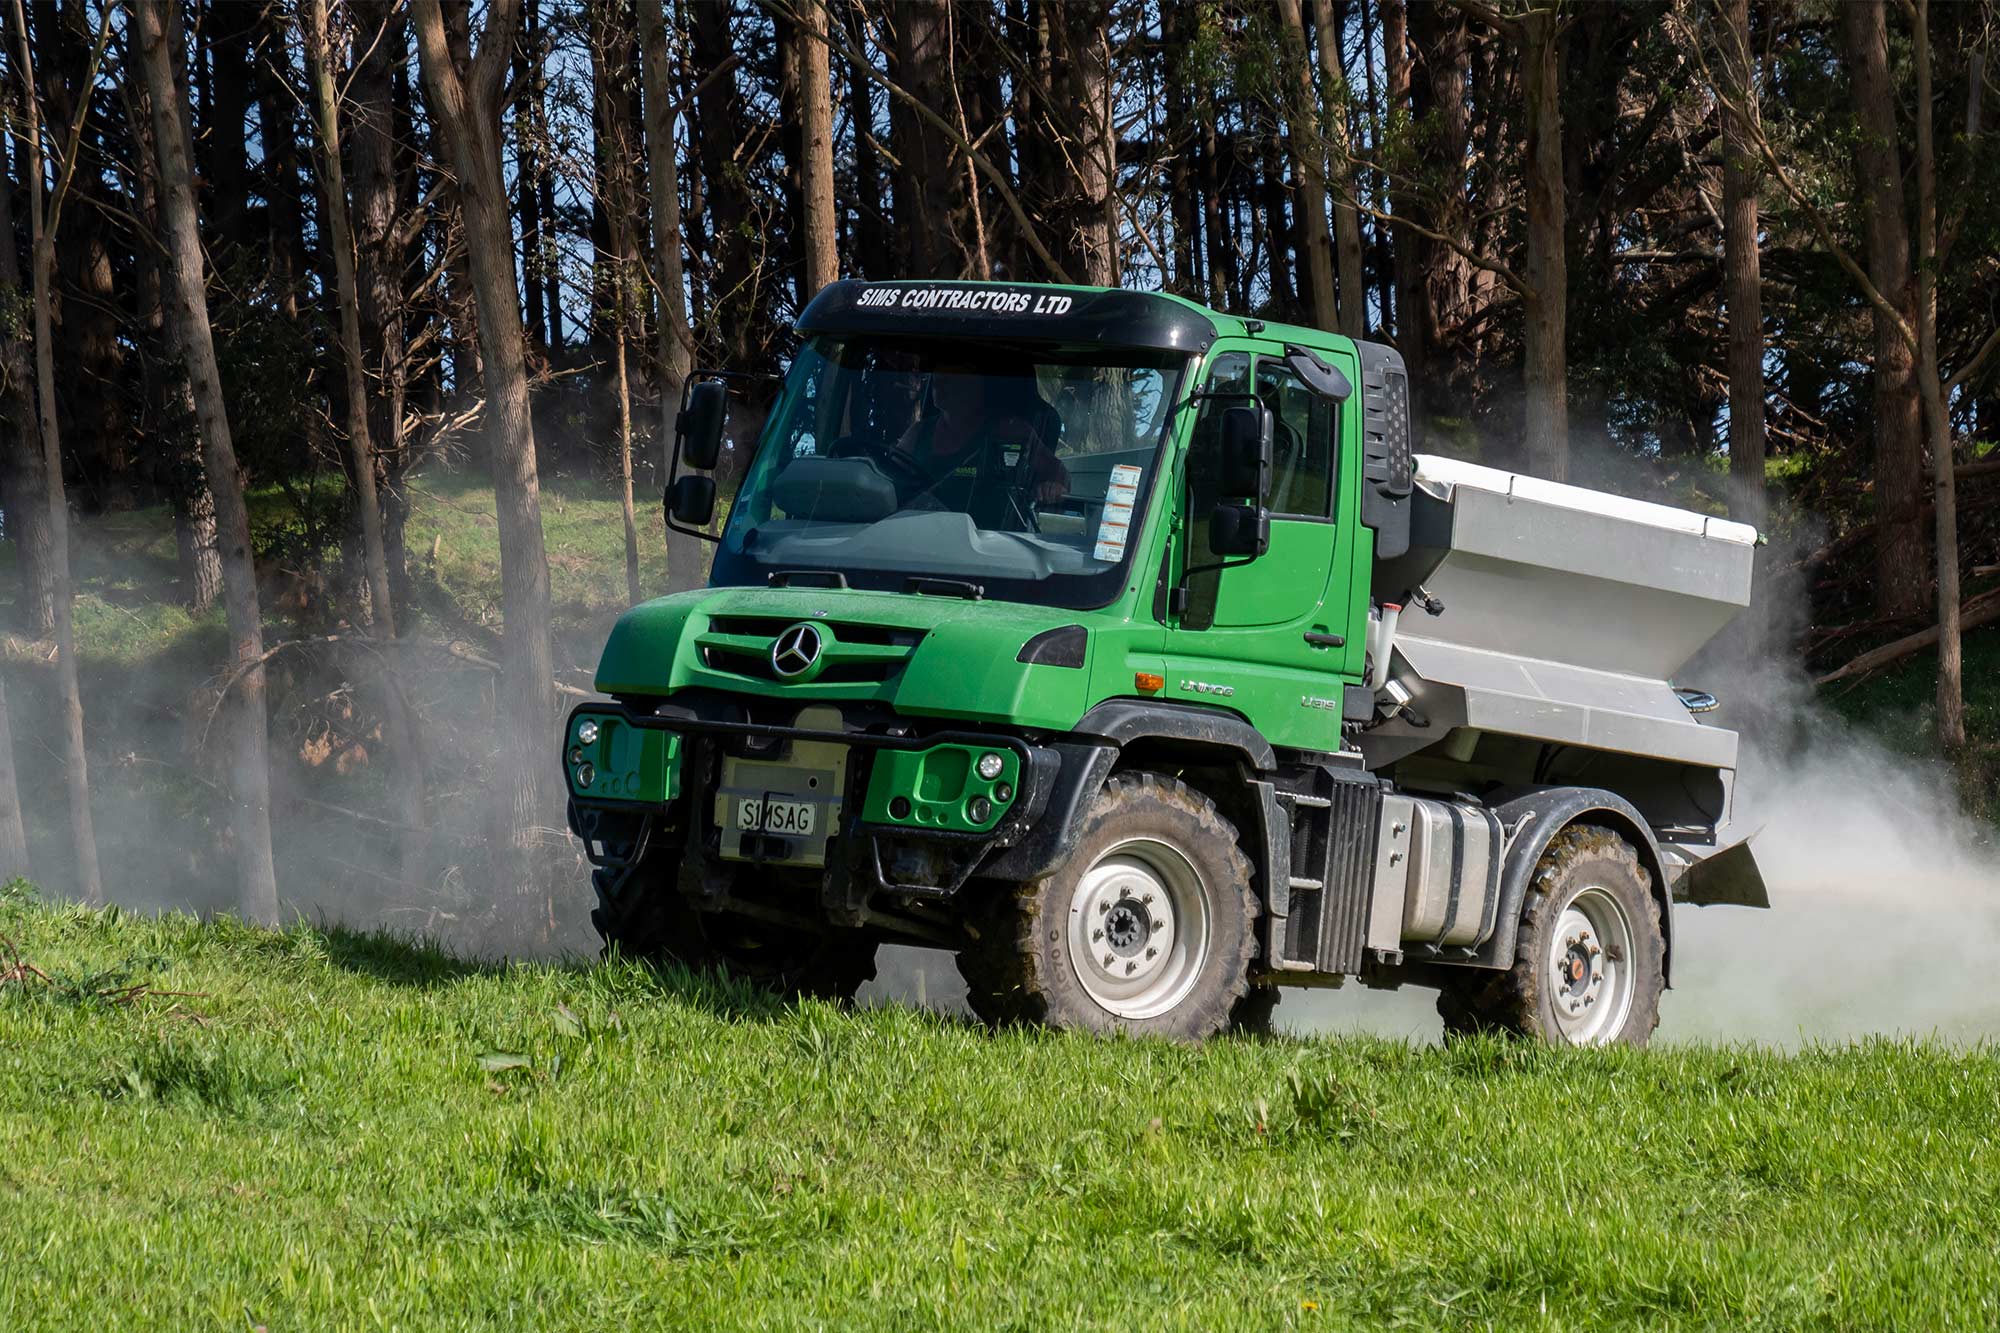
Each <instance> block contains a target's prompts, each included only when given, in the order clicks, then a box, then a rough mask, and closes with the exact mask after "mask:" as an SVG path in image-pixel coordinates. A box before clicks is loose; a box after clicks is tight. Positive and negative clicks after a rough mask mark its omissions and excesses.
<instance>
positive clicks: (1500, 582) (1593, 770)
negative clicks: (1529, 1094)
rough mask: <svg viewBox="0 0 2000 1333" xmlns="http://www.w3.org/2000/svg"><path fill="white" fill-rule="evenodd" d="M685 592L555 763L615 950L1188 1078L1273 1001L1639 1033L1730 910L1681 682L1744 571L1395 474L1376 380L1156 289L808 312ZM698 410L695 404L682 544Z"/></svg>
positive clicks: (1576, 510) (1363, 353) (1730, 851)
mask: <svg viewBox="0 0 2000 1333" xmlns="http://www.w3.org/2000/svg"><path fill="white" fill-rule="evenodd" d="M799 333H800V335H801V339H802V345H801V348H800V350H799V353H798V355H797V357H796V359H795V361H794V362H793V364H792V367H791V370H790V373H789V375H788V376H787V377H786V379H785V381H784V386H783V389H782V392H781V393H780V395H779V397H778V399H777V402H776V404H775V406H774V407H773V408H772V409H771V410H770V413H769V416H768V419H767V420H766V422H765V423H764V426H763V429H762V432H761V435H760V436H759V438H758V439H757V441H756V444H755V447H754V450H752V451H751V452H750V455H749V457H748V461H747V465H746V466H745V467H743V468H741V469H731V471H740V475H741V482H740V485H739V487H738V488H737V490H736V492H735V494H734V497H733V499H732V500H731V502H730V504H729V505H728V514H727V519H726V521H725V522H724V523H723V524H722V526H721V528H720V532H719V536H716V537H713V538H711V540H713V541H714V543H715V545H714V560H713V569H712V574H711V576H710V579H709V586H707V587H706V588H703V589H700V590H698V591H693V592H684V593H680V594H677V595H674V596H671V597H664V598H661V599H659V600H657V601H652V602H648V603H645V604H644V605H641V606H637V607H634V608H633V609H632V610H631V611H629V612H627V613H626V614H625V615H624V616H623V618H622V619H620V621H619V622H618V625H617V627H616V628H615V629H614V630H613V632H612V634H611V637H610V640H609V642H608V643H607V644H606V646H605V649H604V654H603V658H602V661H601V662H600V664H599V667H598V671H597V688H598V690H599V691H600V692H601V693H602V694H603V695H605V696H607V697H606V699H605V700H604V701H598V702H589V703H584V704H581V705H579V706H578V707H577V708H576V709H575V710H574V712H572V713H571V715H570V717H569V719H568V722H567V724H566V730H565V734H564V737H563V742H562V749H563V758H564V772H565V774H566V776H567V779H568V784H569V795H570V816H569V818H570V824H571V828H572V829H573V831H574V832H575V833H576V835H577V836H578V837H579V838H580V839H582V841H583V844H584V847H585V849H586V851H587V853H588V856H589V859H590V861H591V863H592V865H593V866H594V867H595V871H594V875H593V880H594V884H595V888H596V892H597V897H598V907H597V908H596V910H595V912H594V913H593V919H594V921H595V923H596V925H597V927H598V929H599V930H600V932H601V933H602V934H603V936H604V938H605V940H606V941H607V943H608V944H609V945H610V946H614V947H616V948H618V949H620V950H623V951H624V952H625V953H627V954H629V955H642V956H646V957H656V958H662V959H674V960H679V961H681V962H684V963H686V964H688V965H690V966H694V967H703V968H721V969H724V970H726V971H728V972H730V973H733V974H737V975H741V976H745V977H749V978H752V979H755V980H757V981H760V982H762V983H764V984H768V985H770V986H772V987H775V988H779V989H782V990H785V991H787V992H792V993H811V994H819V995H826V996H834V997H846V996H849V995H851V994H852V993H853V992H854V991H855V990H856V989H857V988H858V987H860V986H861V985H863V984H864V983H865V982H866V981H867V980H869V979H870V978H871V977H872V976H873V974H874V968H875V961H874V960H875V953H876V949H877V947H878V946H879V945H880V944H883V943H885V942H894V943H904V944H914V945H920V946H927V947H931V948H937V949H946V950H951V951H953V952H954V953H955V954H956V955H957V958H958V962H959V967H960V970H961V972H962V973H963V975H964V977H965V981H966V985H967V987H968V997H969V1001H970V1003H971V1005H972V1007H973V1009H974V1010H975V1011H976V1012H978V1013H979V1014H980V1015H982V1016H984V1017H986V1018H988V1019H990V1020H993V1021H1031V1022H1039V1023H1048V1024H1054V1025H1059V1026H1064V1027H1075V1028H1083V1029H1088V1030H1092V1031H1099V1032H1114V1031H1127V1032H1133V1033H1157V1034H1162V1035H1167V1036H1172V1037H1177V1038H1201V1037H1205V1036H1208V1035H1210V1034H1212V1033H1215V1032H1219V1031H1222V1030H1224V1029H1226V1028H1229V1027H1231V1026H1240V1027H1255V1026H1259V1025H1262V1024H1265V1023H1268V1021H1269V1018H1270V1013H1271V1006H1272V1004H1273V1002H1274V997H1275V990H1274V989H1273V988H1274V987H1276V986H1283V985H1306V986H1315V985H1317V986H1325V985H1335V984H1339V983H1340V982H1341V981H1342V980H1343V979H1345V978H1349V977H1353V978H1356V979H1357V980H1359V981H1361V982H1363V983H1366V984H1369V985H1376V986H1396V985H1401V984H1404V983H1417V984H1422V985H1426V986H1432V987H1435V988H1437V990H1438V991H1439V994H1440V999H1439V1009H1440V1012H1441V1013H1442V1015H1443V1017H1444V1021H1445V1024H1446V1026H1447V1028H1448V1029H1450V1030H1454V1031H1472V1030H1479V1029H1498V1030H1506V1031H1514V1032H1520V1033H1526V1034H1531V1035H1536V1036H1540V1037H1544V1038H1547V1039H1550V1040H1555V1041H1566V1042H1574V1043H1579V1044H1596V1043H1607V1042H1630V1043H1639V1042H1643V1041H1644V1040H1646V1038H1647V1037H1648V1035H1649V1034H1650V1033H1651V1032H1652V1030H1653V1028H1654V1026H1655V1024H1656V1022H1657V1014H1658V1004H1659V999H1660V992H1661V989H1662V987H1663V986H1665V985H1666V983H1667V981H1668V977H1669V966H1670V963H1671V961H1672V955H1673V938H1672V925H1673V916H1672V911H1671V909H1672V907H1673V904H1674V903H1675V902H1677V901H1693V902H1733V903H1743V904H1751V905H1763V904H1764V901H1765V894H1764V887H1763V883H1762V881H1761V879H1760V877H1759V875H1758V873H1757V869H1756V866H1755V864H1754V862H1753V861H1752V859H1751V856H1750V853H1749V850H1748V847H1747V845H1746V844H1745V842H1744V841H1743V838H1742V835H1741V833H1740V831H1737V830H1734V829H1733V828H1732V824H1731V817H1730V811H1731V803H1732V799H1733V780H1734V773H1735V766H1736V737H1735V735H1734V734H1733V733H1732V732H1730V731H1728V730H1725V729H1722V728H1719V727H1716V726H1713V725H1709V723H1708V722H1707V721H1705V720H1704V716H1703V714H1704V713H1705V712H1706V711H1707V710H1708V709H1711V708H1713V707H1714V703H1715V701H1714V699H1713V698H1712V697H1709V696H1707V695H1703V694H1700V693H1698V692H1697V691H1694V690H1690V689H1686V688H1677V687H1676V686H1675V685H1674V684H1672V683H1670V679H1669V678H1670V675H1671V673H1673V672H1674V671H1676V670H1678V669H1679V668H1680V667H1681V666H1682V665H1683V664H1684V663H1685V662H1686V661H1687V660H1688V659H1689V657H1691V656H1692V655H1693V653H1694V652H1695V651H1696V650H1697V649H1698V648H1699V647H1700V646H1701V645H1702V644H1703V643H1704V642H1705V641H1706V640H1708V639H1709V638H1710V637H1712V636H1713V635H1714V634H1715V632H1716V631H1717V630H1719V629H1720V628H1721V627H1722V626H1723V625H1724V624H1725V623H1726V622H1727V621H1728V620H1729V618H1730V617H1731V616H1732V615H1734V614H1735V612H1736V611H1737V610H1738V609H1739V608H1741V607H1742V606H1744V605H1745V604H1747V602H1748V600H1749V593H1750V573H1751V563H1752V559H1751V558H1752V551H1753V547H1754V544H1755V541H1756V534H1755V533H1754V531H1752V530H1751V529H1749V528H1746V527H1743V526H1741V525H1738V524H1732V523H1728V522H1725V521H1723V520H1720V519H1715V518H1710V517H1707V516H1705V515H1701V514H1697V513H1692V512H1688V511H1684V510H1678V509H1671V508H1666V507H1663V506H1658V505H1650V504H1644V503H1640V502H1636V501H1631V500H1625V499H1621V498H1619V497H1615V496H1610V495H1605V494H1601V493H1598V492H1594V491H1589V490H1584V489H1581V488H1577V487H1571V486H1564V485H1557V484H1554V483H1549V482H1545V481H1540V480H1537V479H1533V478H1528V477H1523V476H1517V475H1514V474H1511V473H1507V472H1501V471H1496V470H1493V469H1489V468H1483V467H1477V466H1472V465H1468V464H1464V463H1458V462H1453V461H1449V460H1445V459H1440V458H1430V457H1425V456H1414V455H1413V454H1412V452H1411V447H1410V414H1409V408H1408V401H1409V400H1408V386H1407V383H1406V380H1405V375H1404V370H1403V365H1402V361H1401V359H1400V358H1399V357H1398V356H1397V354H1396V353H1395V352H1394V351H1393V350H1391V349H1389V348H1387V347H1382V346H1377V345H1374V344H1370V343H1357V342H1353V341H1350V340H1348V339H1346V338H1343V337H1340V336H1337V335H1335V334H1331V333H1326V332H1323V331H1320V330H1317V329H1307V328H1297V327H1290V326H1285V325H1280V324H1275V323H1267V322H1265V321H1262V320H1257V319H1245V318H1237V317H1235V316H1230V315H1224V314H1218V313H1216V312H1214V311H1211V310H1206V309H1203V308H1202V307H1200V306H1197V305H1194V304H1192V303H1190V302H1187V301H1184V300H1180V299H1178V298H1175V297H1171V296H1163V295H1153V294H1146V293H1140V292H1129V291H1119V290H1097V289H1084V288H1074V287H1049V286H1031V285H1019V284H996V283H956V282H885V283H860V282H842V283H837V284H835V285H833V286H831V287H828V288H827V289H826V290H825V291H823V292H821V293H820V295H819V296H818V297H817V298H816V299H815V300H814V301H813V302H812V303H811V305H810V306H809V307H808V308H807V309H806V311H805V312H804V314H803V316H802V317H801V318H800V320H799ZM732 383H740V382H739V381H734V380H731V379H726V378H722V377H714V376H700V375H698V376H696V377H695V378H694V379H693V380H692V381H691V382H690V385H689V387H688V389H687V391H686V396H685V402H684V407H683V410H682V412H681V414H680V419H679V429H678V438H677V440H676V445H675V452H676V457H675V467H674V477H673V479H672V480H671V481H670V483H669V487H668V494H667V508H668V522H669V523H671V524H673V525H675V526H676V527H677V528H678V529H680V530H682V531H684V532H689V533H694V534H699V535H701V536H703V537H709V535H710V534H709V528H710V526H711V524H712V523H713V520H714V517H715V512H716V508H717V498H718V497H717V488H716V482H715V478H714V476H713V473H714V471H715V470H716V469H717V467H718V464H719V462H720V460H721V458H722V454H723V446H722V440H723V436H724V427H725V417H726V414H727V413H728V412H729V411H730V410H731V401H732V398H731V389H730V387H729V386H730V385H731V384H732Z"/></svg>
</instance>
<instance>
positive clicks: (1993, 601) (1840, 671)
mask: <svg viewBox="0 0 2000 1333" xmlns="http://www.w3.org/2000/svg"><path fill="white" fill-rule="evenodd" d="M1958 616H1959V622H1958V627H1959V630H1960V632H1961V633H1962V632H1964V631H1965V630H1969V629H1976V628H1978V627H1979V626H1981V625H1984V624H1986V623H1987V622H1989V621H1994V620H2000V588H1995V589H1993V590H1992V591H1990V592H1983V593H1981V594H1979V595H1978V596H1977V597H1970V598H1967V599H1966V600H1965V601H1964V602H1961V603H1960V604H1959V610H1958ZM1937 641H1938V627H1937V626H1936V625H1932V626H1931V627H1930V628H1928V629H1925V630H1920V631H1918V632H1917V633H1915V634H1910V635H1906V636H1905V637H1903V638H1900V639H1897V640H1896V641H1895V642H1893V643H1885V644H1883V645H1882V646H1881V647H1880V648H1871V649H1870V650H1869V651H1867V652H1865V653H1863V654H1861V656H1859V657H1857V658H1855V659H1854V660H1853V661H1852V662H1849V663H1848V664H1847V665H1846V666H1843V667H1839V668H1837V669H1836V670H1833V671H1829V672H1827V674H1825V675H1824V676H1821V677H1819V678H1818V679H1816V680H1815V681H1813V684H1815V685H1831V684H1833V683H1834V682H1835V681H1840V680H1848V679H1851V678H1852V677H1855V676H1863V675H1867V674H1868V673H1869V672H1871V671H1879V670H1881V669H1882V668H1883V667H1885V666H1888V665H1889V664H1890V663H1891V662H1900V661H1901V660H1902V659H1904V658H1905V657H1908V656H1910V655H1911V654H1912V653H1916V652H1921V651H1922V650H1923V649H1925V648H1928V647H1930V646H1931V645H1932V644H1934V643H1936V642H1937Z"/></svg>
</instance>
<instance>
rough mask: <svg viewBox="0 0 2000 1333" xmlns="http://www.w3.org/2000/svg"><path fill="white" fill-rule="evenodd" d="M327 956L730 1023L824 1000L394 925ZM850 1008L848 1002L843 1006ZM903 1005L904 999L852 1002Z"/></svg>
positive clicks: (333, 948) (761, 1019)
mask: <svg viewBox="0 0 2000 1333" xmlns="http://www.w3.org/2000/svg"><path fill="white" fill-rule="evenodd" d="M321 934H322V938H323V939H324V941H325V952H326V959H327V961H328V962H329V963H331V964H332V965H333V966H335V967H339V968H343V969H345V970H347V971H349V972H354V973H357V974H359V975H362V976H366V977H369V978H372V979H374V980H377V981H381V982H386V983H388V984H390V985H393V986H408V987H412V988H415V989H430V988H435V987H443V986H449V985H453V984H455V983H457V982H460V981H465V980H469V979H471V978H474V977H495V976H501V975H504V974H505V973H507V972H509V971H511V970H512V969H514V968H515V967H517V966H529V967H533V968H536V969H539V970H542V971H545V972H547V973H549V974H551V975H554V976H558V977H562V978H565V979H566V980H570V981H574V982H576V983H578V984H580V985H581V986H582V987H584V988H586V989H588V990H591V991H595V992H597V993H598V994H600V995H601V996H602V997H603V998H605V999H606V1000H609V1001H614V1002H616V1003H622V1004H630V1003H632V1002H634V1001H663V1002H671V1003H677V1004H683V1005H686V1006H688V1007H689V1008H692V1009H696V1010H699V1011H701V1012H702V1013H705V1014H707V1015H709V1016H710V1017H713V1018H716V1019H720V1020H721V1021H723V1022H727V1023H770V1022H780V1021H785V1020H787V1019H788V1018H790V1017H791V1016H792V1015H793V1014H794V1013H795V1012H796V1011H797V1010H798V1009H799V1008H800V1007H801V1005H812V1004H816V1003H823V1002H821V1001H814V1000H810V999H806V1000H801V999H799V998H797V997H794V996H790V995H784V994H780V993H777V992H774V991H771V990H768V989H766V988H765V987H764V986H762V985H760V984H758V983H757V982H755V981H751V980H749V979H747V978H744V977H739V976H732V975H730V974H729V973H727V972H723V971H718V970H713V969H695V968H690V967H688V966H686V965H685V964H683V963H680V962H676V961H673V960H671V959H664V958H630V957H626V956H623V955H620V954H615V953H614V954H612V955H611V956H609V957H606V958H603V959H571V960H567V961H562V962H534V963H527V964H522V963H515V962H509V961H505V960H500V961H495V960H492V959H480V958H463V957H459V956H457V955H455V954H453V953H451V952H449V951H448V950H447V949H446V948H445V946H444V945H443V944H441V943H439V942H438V941H437V940H435V939H429V938H425V937H422V936H413V935H400V934H397V933H395V932H393V931H380V930H355V929H350V928H348V927H345V926H328V927H325V928H324V929H323V930H322V932H321ZM843 1007H850V1006H843ZM851 1007H852V1008H854V1009H855V1010H856V1011H857V1012H859V1011H861V1010H862V1009H863V1008H905V1007H911V1008H914V1006H904V1005H895V1004H889V1005H883V1004H876V1005H868V1006H851ZM921 1012H924V1013H927V1014H929V1015H931V1016H933V1017H935V1018H936V1019H937V1021H939V1022H940V1023H948V1024H952V1025H955V1026H966V1027H982V1028H983V1025H982V1024H979V1023H978V1022H976V1021H975V1020H972V1019H968V1018H963V1017H959V1016H954V1015H949V1014H938V1013H936V1012H935V1011H933V1010H921Z"/></svg>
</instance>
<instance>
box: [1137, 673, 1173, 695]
mask: <svg viewBox="0 0 2000 1333" xmlns="http://www.w3.org/2000/svg"><path fill="white" fill-rule="evenodd" d="M1132 683H1133V684H1134V685H1136V686H1138V688H1139V690H1140V691H1141V692H1142V693H1145V694H1157V693H1158V692H1159V691H1161V690H1164V689H1165V688H1167V678H1166V677H1165V676H1162V675H1160V674H1159V673H1158V672H1155V671H1135V672H1133V673H1132Z"/></svg>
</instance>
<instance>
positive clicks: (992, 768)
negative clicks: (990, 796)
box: [979, 754, 1007, 782]
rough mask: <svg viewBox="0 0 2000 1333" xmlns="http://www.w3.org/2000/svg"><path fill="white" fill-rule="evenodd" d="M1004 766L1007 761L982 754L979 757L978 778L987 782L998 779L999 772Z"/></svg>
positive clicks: (997, 756) (995, 755)
mask: <svg viewBox="0 0 2000 1333" xmlns="http://www.w3.org/2000/svg"><path fill="white" fill-rule="evenodd" d="M1006 766H1007V761H1006V760H1004V759H1002V758H1001V757H1000V756H999V755H997V754H982V755H980V756H979V776H980V777H982V778H985V779H986V780H987V781H988V782H991V781H993V779H995V778H997V777H999V776H1000V770H1001V769H1003V768H1005V767H1006Z"/></svg>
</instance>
